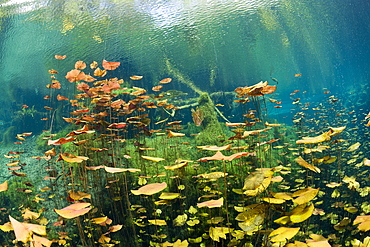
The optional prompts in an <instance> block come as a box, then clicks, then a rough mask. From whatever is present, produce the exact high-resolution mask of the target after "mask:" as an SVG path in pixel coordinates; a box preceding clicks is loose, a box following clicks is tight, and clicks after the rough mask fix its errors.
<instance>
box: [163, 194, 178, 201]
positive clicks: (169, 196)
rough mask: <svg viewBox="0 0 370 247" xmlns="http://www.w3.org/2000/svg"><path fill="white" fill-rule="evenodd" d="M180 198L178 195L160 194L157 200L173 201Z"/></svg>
mask: <svg viewBox="0 0 370 247" xmlns="http://www.w3.org/2000/svg"><path fill="white" fill-rule="evenodd" d="M179 196H180V193H162V194H161V195H160V196H159V199H163V200H173V199H176V198H177V197H179Z"/></svg>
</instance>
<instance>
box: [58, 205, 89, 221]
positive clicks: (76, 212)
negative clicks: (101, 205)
mask: <svg viewBox="0 0 370 247" xmlns="http://www.w3.org/2000/svg"><path fill="white" fill-rule="evenodd" d="M90 205H91V203H87V202H81V203H75V204H71V205H69V206H67V207H65V208H62V209H54V212H56V213H57V214H59V215H60V216H62V217H63V218H66V219H73V218H75V217H78V216H81V215H84V214H86V213H87V212H89V211H90V210H91V209H92V207H89V206H90Z"/></svg>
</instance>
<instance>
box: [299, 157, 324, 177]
mask: <svg viewBox="0 0 370 247" xmlns="http://www.w3.org/2000/svg"><path fill="white" fill-rule="evenodd" d="M295 162H297V163H298V164H299V165H301V166H303V167H305V168H307V169H309V170H311V171H314V172H317V173H320V172H321V171H320V169H319V168H318V167H316V166H314V165H311V164H309V163H308V162H307V161H305V160H304V159H303V158H302V157H301V156H299V157H298V158H296V159H295Z"/></svg>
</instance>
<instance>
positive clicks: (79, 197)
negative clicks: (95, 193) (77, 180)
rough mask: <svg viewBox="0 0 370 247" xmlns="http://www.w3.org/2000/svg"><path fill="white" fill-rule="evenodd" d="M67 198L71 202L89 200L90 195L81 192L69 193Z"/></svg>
mask: <svg viewBox="0 0 370 247" xmlns="http://www.w3.org/2000/svg"><path fill="white" fill-rule="evenodd" d="M69 197H70V198H71V199H72V200H75V201H78V200H82V199H84V198H86V199H91V194H88V193H85V192H81V191H69Z"/></svg>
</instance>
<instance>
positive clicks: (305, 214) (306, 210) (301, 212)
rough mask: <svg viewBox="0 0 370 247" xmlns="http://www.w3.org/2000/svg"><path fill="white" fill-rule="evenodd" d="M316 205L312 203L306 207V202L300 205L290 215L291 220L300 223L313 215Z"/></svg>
mask: <svg viewBox="0 0 370 247" xmlns="http://www.w3.org/2000/svg"><path fill="white" fill-rule="evenodd" d="M314 209H315V206H314V204H313V203H311V204H310V205H309V206H307V207H305V205H304V204H302V205H298V206H297V207H295V208H294V209H293V210H292V215H291V216H290V221H291V222H293V223H300V222H303V221H305V220H307V219H308V218H310V217H311V215H312V213H313V210H314Z"/></svg>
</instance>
